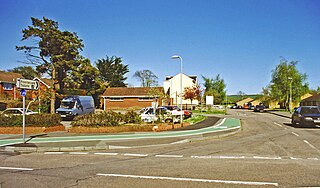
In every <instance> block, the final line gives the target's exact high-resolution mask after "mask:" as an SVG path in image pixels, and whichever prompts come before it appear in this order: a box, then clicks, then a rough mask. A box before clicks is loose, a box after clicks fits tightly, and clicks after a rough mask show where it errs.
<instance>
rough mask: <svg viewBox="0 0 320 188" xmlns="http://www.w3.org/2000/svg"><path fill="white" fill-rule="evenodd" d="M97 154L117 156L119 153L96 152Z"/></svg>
mask: <svg viewBox="0 0 320 188" xmlns="http://www.w3.org/2000/svg"><path fill="white" fill-rule="evenodd" d="M94 154H95V155H111V156H115V155H118V153H94Z"/></svg>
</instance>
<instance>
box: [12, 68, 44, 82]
mask: <svg viewBox="0 0 320 188" xmlns="http://www.w3.org/2000/svg"><path fill="white" fill-rule="evenodd" d="M8 72H15V73H20V74H21V75H22V76H23V77H24V78H26V79H30V80H32V79H34V78H35V77H39V73H38V72H37V71H36V70H34V69H33V67H32V66H20V67H15V68H13V69H10V70H8Z"/></svg>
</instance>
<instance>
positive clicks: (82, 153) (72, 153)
mask: <svg viewBox="0 0 320 188" xmlns="http://www.w3.org/2000/svg"><path fill="white" fill-rule="evenodd" d="M70 154H71V155H88V154H89V153H88V152H70Z"/></svg>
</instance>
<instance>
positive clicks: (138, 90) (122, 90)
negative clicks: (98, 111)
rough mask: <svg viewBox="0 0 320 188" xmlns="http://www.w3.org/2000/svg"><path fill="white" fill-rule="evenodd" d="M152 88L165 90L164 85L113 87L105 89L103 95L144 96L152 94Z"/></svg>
mask: <svg viewBox="0 0 320 188" xmlns="http://www.w3.org/2000/svg"><path fill="white" fill-rule="evenodd" d="M151 89H156V90H158V91H160V92H162V93H163V92H164V91H163V87H112V88H107V89H106V90H105V92H104V93H103V97H142V96H148V95H150V94H149V92H150V90H151Z"/></svg>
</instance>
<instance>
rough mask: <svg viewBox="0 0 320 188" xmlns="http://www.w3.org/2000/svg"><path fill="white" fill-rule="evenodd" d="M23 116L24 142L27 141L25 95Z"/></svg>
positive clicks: (24, 97) (24, 98)
mask: <svg viewBox="0 0 320 188" xmlns="http://www.w3.org/2000/svg"><path fill="white" fill-rule="evenodd" d="M22 114H23V116H22V139H23V143H26V132H25V129H26V96H25V95H24V96H23V113H22Z"/></svg>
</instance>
